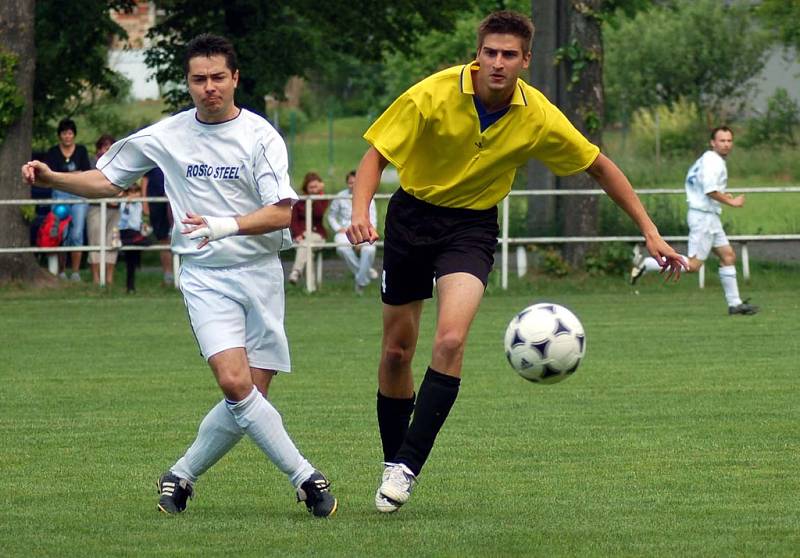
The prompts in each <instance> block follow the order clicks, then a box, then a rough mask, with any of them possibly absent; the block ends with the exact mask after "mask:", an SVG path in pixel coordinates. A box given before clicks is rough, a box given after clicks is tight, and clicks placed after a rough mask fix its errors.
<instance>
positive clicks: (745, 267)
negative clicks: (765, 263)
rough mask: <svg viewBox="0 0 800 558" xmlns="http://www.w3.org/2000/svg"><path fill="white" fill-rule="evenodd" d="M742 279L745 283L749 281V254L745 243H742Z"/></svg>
mask: <svg viewBox="0 0 800 558" xmlns="http://www.w3.org/2000/svg"><path fill="white" fill-rule="evenodd" d="M742 277H743V278H744V280H745V281H749V280H750V252H749V251H748V250H747V242H742Z"/></svg>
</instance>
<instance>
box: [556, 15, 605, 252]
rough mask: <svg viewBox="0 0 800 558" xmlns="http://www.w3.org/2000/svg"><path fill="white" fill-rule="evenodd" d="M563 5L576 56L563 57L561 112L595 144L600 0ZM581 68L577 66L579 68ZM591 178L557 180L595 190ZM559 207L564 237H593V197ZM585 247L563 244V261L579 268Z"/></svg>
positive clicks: (599, 110)
mask: <svg viewBox="0 0 800 558" xmlns="http://www.w3.org/2000/svg"><path fill="white" fill-rule="evenodd" d="M568 4H569V5H568V6H567V13H566V17H567V25H568V29H569V39H568V42H569V43H571V42H572V41H575V43H576V44H577V47H578V48H577V51H578V56H577V57H575V58H573V59H569V58H565V60H564V63H565V65H566V72H567V76H569V80H570V85H569V86H568V89H567V92H566V99H565V102H564V103H563V105H562V107H561V108H562V110H563V111H564V114H566V116H567V118H569V119H570V121H571V122H572V123H573V124H574V125H575V127H576V128H577V129H578V130H579V131H580V132H581V133H583V134H584V135H585V136H586V137H587V138H588V139H589V141H591V142H592V143H594V144H596V145H600V144H601V140H602V118H603V74H602V58H603V42H602V34H601V28H600V20H599V18H597V17H596V16H597V13H598V12H599V10H600V8H601V7H602V4H603V0H570V1H569V3H568ZM581 64H582V65H583V66H582V67H577V66H580V65H581ZM596 187H597V184H596V183H595V182H594V180H592V178H591V177H590V176H589V175H588V174H586V173H584V172H582V173H579V174H577V175H574V176H570V177H567V178H564V179H562V180H561V188H563V189H569V190H573V189H575V190H578V189H591V188H596ZM559 205H560V220H561V223H562V225H563V227H562V233H563V234H564V235H565V236H596V235H597V230H598V207H599V199H598V198H597V196H566V197H564V198H562V202H561V203H560V204H559ZM588 247H589V244H587V243H580V244H567V245H566V247H565V250H564V256H565V258H566V260H567V261H568V262H569V263H570V264H571V265H573V266H582V265H583V261H584V258H585V256H586V252H587V250H588Z"/></svg>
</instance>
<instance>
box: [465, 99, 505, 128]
mask: <svg viewBox="0 0 800 558" xmlns="http://www.w3.org/2000/svg"><path fill="white" fill-rule="evenodd" d="M472 100H473V102H474V103H475V110H476V111H477V112H478V121H479V122H480V124H481V133H483V132H485V131H486V128H488V127H489V126H491V125H492V124H494V123H495V122H497V121H498V120H500V119H501V118H502V117H503V116H504V115H505V113H507V112H508V109H509V108H511V106H510V105H509V106H506V107H504V108H501V109H500V110H497V111H494V112H486V107H485V106H483V103H482V102H481V100H480V98H479V97H478V96H477V95H473V96H472Z"/></svg>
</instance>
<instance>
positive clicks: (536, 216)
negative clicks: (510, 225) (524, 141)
mask: <svg viewBox="0 0 800 558" xmlns="http://www.w3.org/2000/svg"><path fill="white" fill-rule="evenodd" d="M564 13H565V9H564V6H563V2H560V1H558V0H531V14H532V19H533V23H534V25H535V26H536V32H535V33H534V39H533V55H532V58H531V70H530V80H531V85H533V86H534V87H536V88H537V89H538V90H539V91H541V92H542V93H544V95H545V96H546V97H547V98H548V99H549V100H550V102H551V103H553V104H554V105H556V106H559V105H561V104H562V103H563V102H564V91H565V87H564V82H565V73H564V66H563V65H562V64H559V65H556V64H555V56H556V50H557V49H558V47H559V46H560V45H562V44H564V43H565V39H564V35H565V34H566V28H565V26H564V19H565V18H564ZM527 172H528V188H529V189H531V190H555V189H556V188H558V182H559V179H558V178H557V177H556V176H555V175H554V174H553V173H552V172H550V170H549V169H548V168H547V167H546V166H545V165H544V164H542V163H540V162H539V161H536V160H531V161H530V162H529V163H528V167H527ZM527 229H528V233H529V234H531V235H532V236H551V235H555V234H556V233H557V231H558V229H557V226H556V198H555V196H531V197H529V198H528V212H527Z"/></svg>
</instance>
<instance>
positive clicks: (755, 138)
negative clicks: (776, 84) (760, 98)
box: [741, 87, 800, 146]
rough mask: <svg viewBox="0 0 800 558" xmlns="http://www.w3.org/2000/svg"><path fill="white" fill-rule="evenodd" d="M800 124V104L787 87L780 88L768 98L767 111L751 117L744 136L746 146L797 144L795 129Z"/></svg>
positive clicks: (743, 142)
mask: <svg viewBox="0 0 800 558" xmlns="http://www.w3.org/2000/svg"><path fill="white" fill-rule="evenodd" d="M798 126H800V106H798V103H797V101H795V100H794V99H792V98H791V97H790V96H789V92H788V91H786V89H783V88H782V87H781V88H778V89H776V90H775V93H774V94H773V95H772V97H770V98H769V99H768V100H767V112H766V113H764V114H763V115H762V116H758V117H755V118H752V119H750V121H749V122H748V123H747V132H746V133H745V134H744V136H743V137H742V142H741V143H742V144H743V145H744V146H755V145H766V144H778V145H782V144H786V145H792V146H795V145H797V139H796V138H795V129H796V128H797V127H798Z"/></svg>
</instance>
